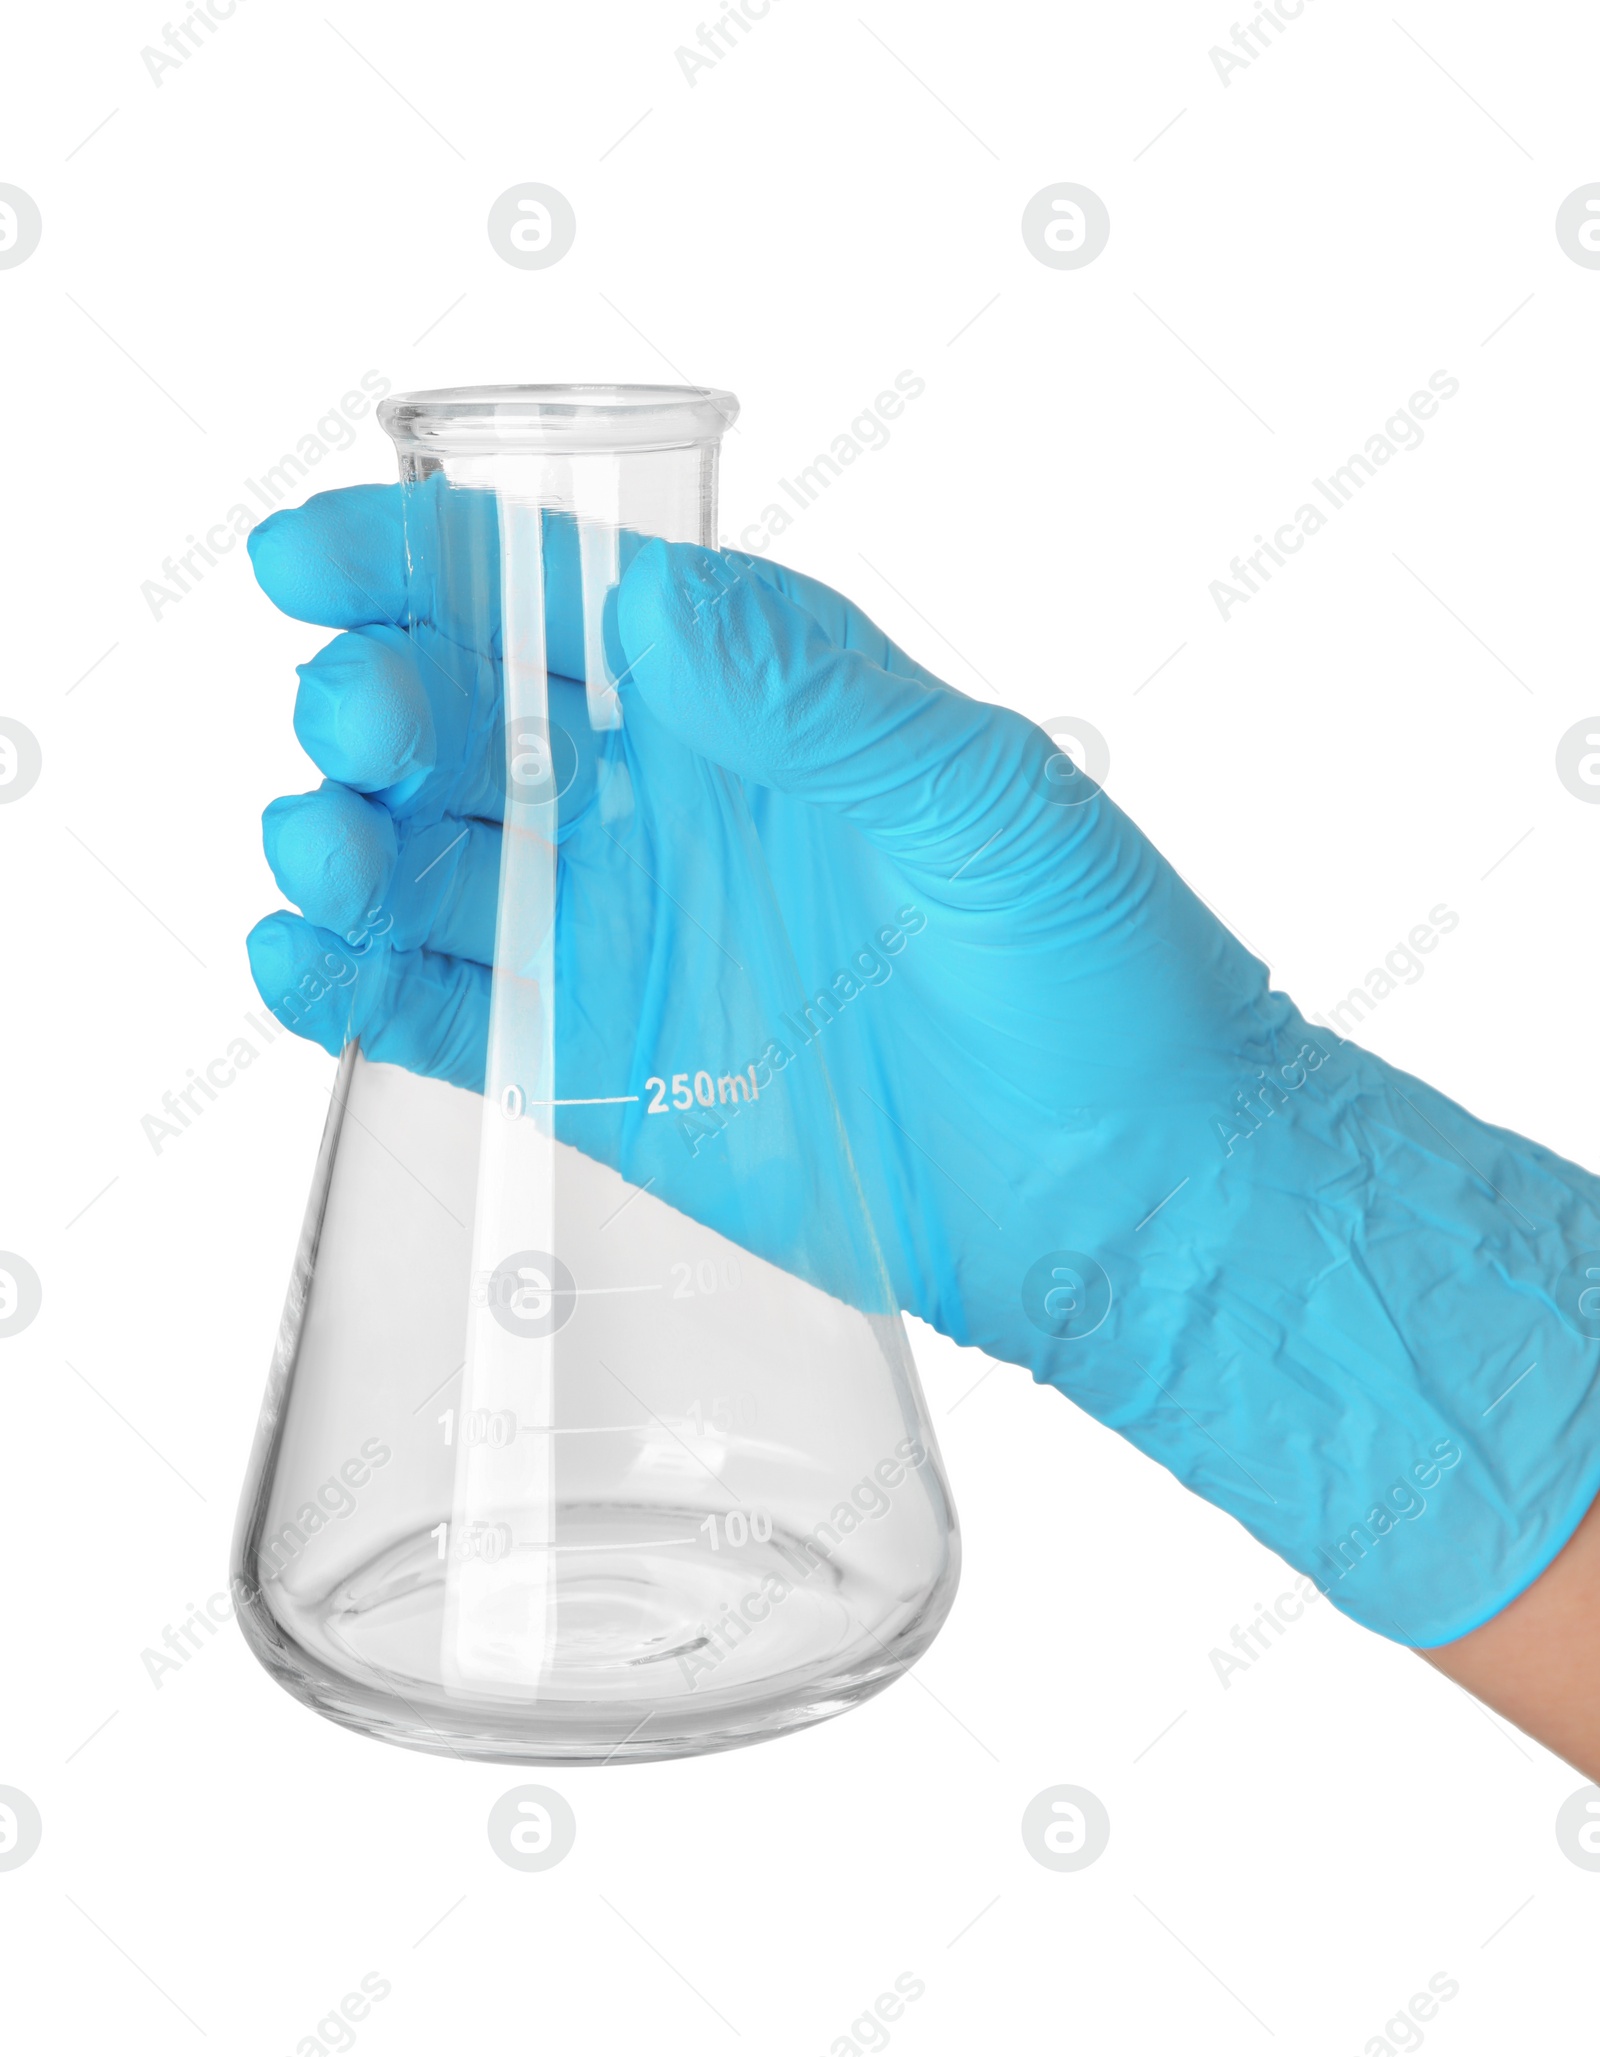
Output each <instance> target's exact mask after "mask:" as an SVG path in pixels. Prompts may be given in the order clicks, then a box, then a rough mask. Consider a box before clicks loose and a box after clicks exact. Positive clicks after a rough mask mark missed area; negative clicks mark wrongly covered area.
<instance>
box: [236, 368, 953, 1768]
mask: <svg viewBox="0 0 1600 2057" xmlns="http://www.w3.org/2000/svg"><path fill="white" fill-rule="evenodd" d="M736 412H737V403H736V402H735V401H734V399H733V397H732V396H731V395H730V394H725V393H715V392H708V391H703V390H700V389H695V388H672V387H666V388H663V387H628V388H617V387H570V388H556V387H533V386H530V387H512V388H506V389H467V390H461V391H454V392H443V393H423V394H417V395H412V396H406V397H401V398H396V399H392V400H390V401H388V402H386V403H385V405H384V408H383V409H382V411H381V418H382V420H383V423H384V426H385V427H386V428H387V430H388V432H389V433H390V435H391V436H392V437H393V438H394V440H395V442H396V444H397V446H398V449H399V454H400V469H401V493H402V499H403V505H404V519H405V543H406V556H407V601H408V610H409V622H408V634H409V636H410V639H411V649H412V652H413V653H414V656H415V658H416V660H417V662H418V663H419V664H421V665H423V666H425V667H426V668H427V671H428V674H429V677H430V679H431V681H432V684H431V686H430V691H431V693H432V694H433V708H434V718H435V724H436V727H437V728H438V731H439V756H440V764H439V767H437V768H436V770H435V772H434V773H433V774H431V775H430V780H429V783H428V787H427V792H426V794H425V795H424V798H423V801H422V803H421V804H420V806H419V805H418V804H416V802H415V799H414V798H413V801H412V802H410V803H404V804H409V805H411V808H412V811H411V812H410V813H409V814H408V815H407V816H406V819H405V835H404V838H403V840H402V843H401V851H402V856H403V857H406V858H407V864H408V867H409V868H410V869H415V868H416V866H417V865H419V864H421V863H423V862H434V861H446V860H445V858H435V857H432V856H431V855H430V854H429V853H432V852H435V851H438V852H442V853H446V854H447V856H448V853H452V852H459V851H464V852H465V853H466V855H465V858H464V857H462V856H461V855H460V854H457V855H456V856H455V859H454V861H455V862H456V863H457V864H458V865H461V866H465V865H466V861H467V859H470V860H471V861H472V866H473V867H475V873H474V875H472V876H467V875H466V872H465V871H464V872H463V876H464V877H465V880H466V882H465V884H464V885H463V887H462V895H463V897H464V898H470V896H471V894H472V893H473V892H474V891H476V893H477V894H478V897H479V899H480V901H481V902H482V903H483V904H482V905H481V906H480V907H479V909H478V912H477V917H476V925H477V930H478V932H479V933H480V934H481V936H482V938H483V939H484V940H482V941H481V942H480V943H479V944H478V945H476V946H475V947H476V948H477V950H478V952H479V954H480V955H481V957H482V958H483V959H484V960H485V961H483V962H481V963H480V962H477V961H474V959H473V956H472V949H473V947H474V946H472V945H471V943H470V933H471V932H472V930H473V928H474V918H473V916H472V911H471V909H470V908H469V909H467V910H466V911H465V912H464V913H461V914H460V918H459V920H458V922H457V928H458V931H459V932H460V934H459V936H458V946H459V947H460V948H461V950H462V952H463V956H462V958H461V959H459V960H451V959H450V958H448V957H447V956H446V957H440V956H437V955H436V956H431V957H427V958H423V959H413V960H409V961H410V963H411V965H412V972H411V974H410V975H412V976H420V977H422V978H423V979H424V981H425V982H426V981H427V980H432V981H433V982H434V984H435V985H436V986H437V987H438V988H439V989H440V991H441V992H444V993H445V994H446V995H447V999H448V1006H447V1007H446V1008H445V1016H446V1018H447V1031H448V1032H447V1033H446V1032H441V1033H439V1034H435V1035H431V1036H430V1035H427V1034H419V1035H417V1036H414V1037H412V1038H411V1039H410V1040H409V1041H408V1040H407V1039H406V1037H404V1036H397V1035H394V1034H390V1035H389V1036H388V1037H387V1038H384V1037H380V1036H377V1035H375V1034H372V1033H371V1032H370V1031H369V1032H368V1034H367V1041H368V1043H369V1044H370V1045H371V1046H372V1050H373V1053H374V1054H373V1055H369V1054H367V1053H366V1052H365V1051H364V1050H363V1048H362V1041H361V1035H360V1033H359V1032H358V1031H359V1030H360V1023H359V1022H358V1021H356V1020H355V1019H354V1018H352V1020H351V1023H350V1027H349V1031H348V1040H347V1041H346V1045H345V1049H344V1054H343V1057H342V1059H341V1061H340V1067H339V1074H338V1079H337V1083H336V1085H335V1089H334V1093H333V1102H332V1108H331V1111H330V1115H329V1120H328V1125H327V1130H326V1134H325V1137H324V1141H323V1146H322V1151H321V1156H320V1160H319V1163H318V1166H317V1172H316V1180H315V1184H314V1187H313V1191H312V1195H311V1199H310V1203H309V1206H308V1209H307V1213H306V1219H305V1226H304V1231H303V1234H302V1238H301V1243H300V1248H299V1252H298V1256H297V1259H296V1264H295V1268H294V1274H293V1278H292V1280H291V1284H290V1288H289V1294H288V1301H287V1306H286V1308H285V1312H284V1317H283V1322H282V1326H281V1329H280V1334H279V1339H278V1346H277V1350H276V1353H275V1355H274V1358H273V1362H272V1368H271V1372H270V1375H269V1379H268V1386H267V1394H266V1400H265V1403H264V1406H263V1411H262V1417H261V1424H260V1428H259V1431H258V1435H257V1440H256V1447H255V1451H254V1454H253V1458H252V1462H251V1467H250V1473H249V1477H248V1480H247V1482H246V1486H245V1491H244V1495H243V1501H242V1504H241V1508H240V1514H239V1522H238V1528H237V1533H236V1538H235V1545H234V1565H233V1576H234V1590H235V1596H236V1601H237V1611H238V1615H239V1619H240V1621H241V1623H242V1624H243V1626H244V1630H245V1634H246V1636H247V1638H248V1639H249V1641H250V1643H251V1645H252V1647H253V1648H254V1650H255V1651H256V1653H257V1655H258V1656H259V1657H260V1659H261V1661H262V1662H263V1664H265V1665H266V1667H267V1668H268V1670H269V1671H271V1672H272V1673H273V1675H274V1676H275V1677H276V1678H278V1679H279V1681H280V1682H281V1683H282V1684H283V1685H284V1686H286V1687H287V1688H288V1690H289V1691H290V1692H292V1693H294V1694H296V1695H297V1696H298V1697H299V1698H301V1699H302V1700H304V1701H305V1702H306V1703H307V1704H308V1705H310V1706H312V1707H314V1708H316V1709H317V1710H318V1711H319V1712H321V1713H323V1714H326V1715H329V1716H331V1717H332V1718H333V1719H334V1720H337V1721H340V1722H343V1723H345V1724H346V1725H348V1726H350V1727H352V1728H356V1729H358V1730H361V1731H363V1732H365V1733H367V1734H370V1735H375V1736H380V1737H383V1738H385V1739H387V1740H389V1741H392V1742H397V1743H403V1744H407V1745H410V1746H412V1747H415V1748H418V1749H424V1750H433V1751H438V1752H442V1753H447V1754H451V1755H456V1756H463V1757H486V1758H496V1759H501V1760H506V1761H526V1762H535V1763H584V1762H597V1763H599V1762H612V1761H618V1762H620V1761H623V1760H625V1759H628V1758H635V1759H643V1758H653V1757H667V1756H675V1755H683V1754H690V1753H694V1752H699V1751H705V1750H713V1749H720V1748H727V1747H729V1746H732V1745H734V1744H738V1743H744V1742H750V1741H754V1740H757V1739H759V1738H761V1737H763V1736H770V1735H777V1734H781V1733H783V1732H784V1731H786V1730H788V1729H792V1728H798V1727H801V1726H803V1725H805V1724H807V1723H809V1722H813V1721H817V1720H820V1719H822V1718H824V1717H826V1716H828V1715H830V1714H835V1713H838V1712H840V1711H842V1710H843V1709H844V1708H846V1707H848V1706H850V1705H852V1704H853V1703H854V1702H855V1701H857V1700H860V1699H863V1698H865V1697H867V1696H868V1695H869V1694H871V1693H873V1692H875V1691H877V1690H879V1689H880V1688H881V1687H883V1686H884V1685H886V1684H888V1683H889V1682H890V1681H891V1680H893V1679H894V1678H895V1677H896V1676H897V1675H898V1674H899V1673H900V1672H901V1671H903V1670H904V1669H905V1668H906V1667H907V1666H909V1665H910V1664H911V1663H913V1662H914V1661H915V1659H916V1658H917V1657H918V1656H919V1655H920V1653H921V1652H922V1651H923V1650H924V1649H925V1648H926V1647H927V1645H928V1643H929V1642H930V1641H931V1640H932V1638H933V1636H934V1635H935V1634H936V1633H937V1631H938V1628H939V1625H940V1623H941V1622H942V1620H943V1618H944V1616H945V1614H946V1613H947V1612H948V1609H949V1606H950V1603H951V1600H952V1598H953V1597H954V1592H955V1586H956V1580H957V1575H958V1566H959V1544H958V1538H957V1531H956V1524H955V1516H954V1512H953V1510H952V1507H951V1504H950V1498H949V1494H948V1490H947V1487H946V1483H945V1479H944V1476H943V1471H942V1468H941V1464H940V1459H939V1455H938V1451H937V1448H936V1446H935V1442H934V1438H933V1433H932V1429H931V1426H930V1424H929V1421H928V1416H927V1411H926V1407H925V1404H924V1401H923V1398H922V1395H921V1392H920V1389H919V1386H918V1382H917V1376H916V1371H915V1367H914V1365H913V1363H912V1360H911V1355H910V1351H909V1347H908V1344H907V1341H906V1337H905V1332H904V1329H903V1326H902V1324H901V1320H900V1316H899V1313H898V1311H897V1308H896V1305H895V1301H894V1298H893V1295H892V1293H891V1290H890V1287H889V1284H888V1280H887V1277H886V1274H885V1270H884V1266H883V1262H882V1259H881V1256H880V1254H879V1251H878V1248H877V1245H876V1242H875V1240H874V1237H873V1234H872V1230H871V1227H870V1224H869V1221H868V1218H867V1213H866V1210H865V1207H864V1205H863V1202H862V1198H861V1193H860V1189H859V1186H858V1184H857V1180H856V1176H855V1171H854V1168H853V1166H852V1164H851V1161H850V1155H849V1149H848V1145H847V1143H846V1140H845V1133H844V1129H843V1126H842V1124H841V1121H840V1118H839V1112H838V1108H837V1106H836V1104H835V1101H834V1096H833V1091H832V1088H831V1086H830V1084H829V1080H828V1075H827V1072H826V1069H825V1066H824V1064H823V1062H822V1057H821V1052H820V1050H819V1048H818V1047H817V1046H816V1045H815V1044H814V1043H813V1044H811V1045H809V1046H806V1045H802V1044H801V1043H800V1039H799V1038H797V1037H795V1036H793V1035H792V1034H789V1033H788V1032H787V1031H786V1028H785V1026H784V1021H783V1018H784V1016H785V1015H790V1014H797V1011H798V1010H799V1009H803V1007H804V1004H805V998H806V995H805V991H804V989H803V987H802V985H801V981H800V977H799V972H798V969H797V967H796V965H795V962H794V959H793V955H792V952H791V950H790V947H789V943H788V939H787V937H786V934H785V931H784V927H783V923H782V921H781V919H780V916H779V913H778V909H777V905H776V902H775V899H774V895H773V890H772V885H771V881H770V878H769V876H768V872H767V868H766V865H765V862H764V859H763V856H762V851H761V846H760V842H759V839H758V835H757V831H756V828H755V825H754V821H753V817H752V812H751V808H750V804H749V800H748V797H747V794H746V791H745V789H744V787H743V786H742V784H741V782H740V781H739V780H738V779H737V778H735V777H734V776H732V775H731V774H729V773H728V772H727V771H725V770H724V769H722V768H721V767H719V766H718V765H716V764H714V763H712V762H710V761H709V760H707V759H706V758H704V757H701V756H698V755H696V754H694V753H693V752H691V751H689V750H688V749H687V748H685V747H684V745H682V744H681V743H680V742H678V741H677V740H676V739H675V737H674V736H673V735H672V734H671V733H670V732H669V731H668V730H667V729H666V728H665V727H664V726H663V725H662V724H661V723H659V722H657V721H655V720H653V719H652V717H651V715H650V713H649V710H648V708H647V707H646V706H645V705H644V703H643V701H642V698H641V696H640V695H639V694H638V693H637V691H635V690H632V689H631V688H630V686H629V683H628V680H627V677H626V671H625V667H624V664H623V660H622V658H621V656H620V651H619V646H618V639H617V635H616V627H615V614H616V608H615V596H616V590H617V586H618V581H619V578H620V576H621V573H622V572H623V571H624V570H625V569H626V567H627V565H628V563H629V562H630V560H631V557H632V555H633V553H634V552H635V551H637V550H638V549H640V548H642V547H644V544H645V541H646V539H648V538H651V537H661V538H664V539H666V540H668V541H675V542H699V543H710V542H711V541H712V540H713V539H714V537H715V534H716V476H717V456H718V443H719V438H720V436H721V434H722V433H723V431H724V429H725V428H726V426H727V425H728V424H729V423H730V422H731V420H732V419H733V416H734V415H735V413H736ZM401 811H402V812H403V811H404V806H403V805H402V809H401ZM408 853H409V855H408ZM385 929H386V923H385V919H384V912H383V910H382V909H381V908H380V909H375V910H374V911H373V916H372V917H371V918H370V920H369V923H368V924H367V925H366V927H365V929H364V931H363V932H362V933H360V934H354V933H353V934H352V935H351V936H350V937H348V938H347V939H346V941H347V944H348V947H349V952H350V954H351V956H352V958H353V959H355V958H359V963H360V978H361V979H362V980H363V981H366V982H367V986H366V990H368V991H370V990H371V989H372V988H371V982H372V981H373V980H374V979H380V980H381V979H382V978H383V977H384V976H386V975H389V974H393V975H398V974H399V972H400V971H401V970H402V969H403V967H402V966H401V965H400V964H399V960H398V958H394V959H385V958H384V956H383V954H382V953H383V952H384V951H386V950H389V949H391V948H392V945H391V944H390V943H389V941H388V940H387V939H386V935H385ZM489 938H492V944H491V942H490V941H489V940H488V939H489ZM419 964H420V965H421V966H422V970H421V972H418V971H417V970H416V967H417V965H419ZM386 967H388V971H387V972H386ZM333 982H334V983H335V984H336V985H337V984H340V983H342V980H341V979H339V978H338V977H337V976H335V977H334V980H333ZM352 990H353V988H352ZM379 1058H383V1059H398V1061H377V1059H379Z"/></svg>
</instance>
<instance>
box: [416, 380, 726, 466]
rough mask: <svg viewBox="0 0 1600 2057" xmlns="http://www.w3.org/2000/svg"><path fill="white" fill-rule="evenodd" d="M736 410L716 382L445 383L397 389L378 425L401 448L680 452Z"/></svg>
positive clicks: (711, 436)
mask: <svg viewBox="0 0 1600 2057" xmlns="http://www.w3.org/2000/svg"><path fill="white" fill-rule="evenodd" d="M738 413H739V402H738V399H737V397H736V396H735V395H734V394H732V393H729V392H726V391H724V390H723V389H721V388H720V387H716V386H654V385H505V386H442V387H438V388H436V389H433V390H427V391H422V392H416V393H395V394H393V395H391V396H390V397H389V398H388V399H386V400H383V401H381V402H380V403H379V406H378V422H379V425H380V426H381V427H382V428H383V429H384V430H385V432H386V433H387V434H388V435H389V436H390V437H391V438H392V439H393V440H394V442H395V444H396V446H397V447H398V448H399V449H401V450H402V451H405V450H431V451H434V452H437V453H439V454H441V455H443V454H446V453H457V454H466V453H487V452H492V451H502V450H503V451H518V450H526V451H582V452H599V451H610V450H681V449H689V448H693V447H694V446H696V445H700V444H715V443H717V442H719V441H720V440H721V438H722V435H723V433H724V431H725V430H727V429H728V428H731V427H732V425H733V423H734V421H735V420H736V419H737V417H738Z"/></svg>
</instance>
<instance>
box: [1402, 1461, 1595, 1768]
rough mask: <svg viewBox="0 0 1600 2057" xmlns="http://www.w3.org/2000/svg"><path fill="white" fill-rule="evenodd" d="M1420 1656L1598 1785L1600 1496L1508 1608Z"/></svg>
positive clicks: (1420, 1653) (1421, 1653)
mask: <svg viewBox="0 0 1600 2057" xmlns="http://www.w3.org/2000/svg"><path fill="white" fill-rule="evenodd" d="M1418 1654H1419V1655H1421V1656H1423V1657H1426V1658H1427V1660H1428V1662H1429V1663H1430V1664H1433V1665H1436V1666H1437V1667H1438V1668H1439V1670H1440V1671H1442V1672H1443V1673H1444V1674H1445V1676H1446V1677H1447V1678H1453V1679H1454V1680H1455V1681H1456V1683H1457V1684H1458V1685H1461V1686H1465V1687H1466V1689H1467V1691H1468V1692H1469V1693H1474V1694H1476V1696H1477V1697H1478V1698H1479V1699H1480V1700H1482V1701H1484V1702H1486V1703H1487V1705H1489V1706H1490V1707H1493V1708H1495V1709H1496V1710H1497V1712H1499V1713H1501V1714H1503V1715H1505V1716H1506V1718H1507V1719H1508V1720H1510V1721H1514V1722H1515V1723H1516V1725H1517V1727H1518V1728H1520V1729H1522V1730H1523V1731H1524V1733H1525V1734H1527V1735H1530V1736H1532V1737H1533V1738H1534V1740H1535V1741H1536V1742H1539V1743H1543V1744H1544V1746H1545V1748H1546V1749H1547V1750H1553V1751H1554V1752H1555V1754H1556V1755H1557V1756H1558V1757H1564V1758H1565V1759H1566V1761H1567V1762H1568V1763H1569V1764H1571V1765H1573V1766H1575V1767H1576V1768H1577V1769H1578V1770H1579V1771H1581V1772H1582V1773H1583V1774H1584V1775H1585V1777H1587V1778H1591V1779H1594V1780H1596V1781H1597V1782H1600V1500H1597V1501H1596V1502H1595V1503H1594V1505H1593V1506H1592V1507H1591V1508H1590V1509H1589V1512H1588V1513H1587V1514H1586V1515H1585V1516H1584V1518H1583V1520H1582V1521H1581V1522H1580V1523H1579V1525H1578V1528H1577V1530H1576V1531H1575V1532H1574V1534H1573V1537H1572V1540H1571V1541H1570V1542H1569V1543H1568V1544H1567V1546H1566V1548H1565V1549H1564V1550H1563V1551H1562V1552H1561V1554H1560V1556H1559V1557H1557V1558H1556V1560H1555V1562H1554V1563H1553V1564H1551V1565H1550V1567H1549V1568H1548V1570H1546V1571H1545V1572H1544V1573H1543V1574H1542V1575H1541V1576H1540V1577H1539V1578H1537V1579H1535V1580H1534V1582H1533V1584H1532V1585H1531V1586H1529V1587H1528V1588H1527V1590H1526V1591H1525V1592H1523V1593H1521V1594H1520V1595H1519V1596H1518V1597H1517V1598H1516V1599H1515V1600H1513V1601H1512V1603H1511V1605H1510V1606H1509V1607H1507V1608H1505V1609H1503V1610H1502V1611H1501V1612H1500V1613H1499V1614H1497V1615H1496V1616H1495V1617H1494V1619H1493V1620H1492V1621H1488V1622H1485V1623H1484V1625H1483V1627H1482V1628H1478V1629H1474V1630H1473V1632H1472V1633H1471V1635H1467V1636H1462V1637H1461V1639H1460V1640H1459V1641H1458V1642H1454V1643H1444V1644H1441V1645H1440V1646H1439V1647H1438V1648H1437V1649H1433V1650H1423V1651H1421V1652H1419V1653H1418Z"/></svg>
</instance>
